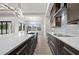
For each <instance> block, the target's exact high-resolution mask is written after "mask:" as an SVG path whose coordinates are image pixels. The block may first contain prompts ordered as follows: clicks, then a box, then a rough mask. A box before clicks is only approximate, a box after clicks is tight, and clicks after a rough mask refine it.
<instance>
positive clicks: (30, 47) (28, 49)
mask: <svg viewBox="0 0 79 59" xmlns="http://www.w3.org/2000/svg"><path fill="white" fill-rule="evenodd" d="M37 39H38V34H36V35H34V36H32V37H31V38H29V39H28V40H26V41H25V42H23V43H22V44H20V45H19V46H18V47H17V48H15V49H13V50H12V51H11V52H9V53H8V55H32V54H33V53H34V50H35V48H36V45H37Z"/></svg>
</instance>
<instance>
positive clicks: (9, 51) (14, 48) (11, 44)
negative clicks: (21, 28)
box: [0, 34, 37, 55]
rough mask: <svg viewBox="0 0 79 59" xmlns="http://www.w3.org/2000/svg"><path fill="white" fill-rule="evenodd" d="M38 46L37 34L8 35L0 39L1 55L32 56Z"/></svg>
mask: <svg viewBox="0 0 79 59" xmlns="http://www.w3.org/2000/svg"><path fill="white" fill-rule="evenodd" d="M36 44H37V38H36V34H26V35H21V36H19V35H9V36H8V35H6V36H3V37H1V39H0V55H30V54H33V52H34V50H35V47H36Z"/></svg>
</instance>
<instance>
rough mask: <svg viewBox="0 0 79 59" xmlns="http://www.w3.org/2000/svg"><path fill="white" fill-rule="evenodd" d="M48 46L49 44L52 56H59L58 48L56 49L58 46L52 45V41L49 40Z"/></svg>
mask: <svg viewBox="0 0 79 59" xmlns="http://www.w3.org/2000/svg"><path fill="white" fill-rule="evenodd" d="M48 44H49V47H50V50H51V52H52V54H53V55H57V48H56V46H55V45H54V44H53V43H52V41H51V40H49V42H48Z"/></svg>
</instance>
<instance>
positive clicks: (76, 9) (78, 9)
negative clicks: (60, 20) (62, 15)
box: [67, 3, 79, 24]
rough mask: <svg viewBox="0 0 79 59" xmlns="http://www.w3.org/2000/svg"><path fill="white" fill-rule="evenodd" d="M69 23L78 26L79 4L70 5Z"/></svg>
mask: <svg viewBox="0 0 79 59" xmlns="http://www.w3.org/2000/svg"><path fill="white" fill-rule="evenodd" d="M67 12H68V23H71V24H77V23H78V21H79V3H68V4H67Z"/></svg>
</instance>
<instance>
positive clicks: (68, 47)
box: [63, 44, 79, 55]
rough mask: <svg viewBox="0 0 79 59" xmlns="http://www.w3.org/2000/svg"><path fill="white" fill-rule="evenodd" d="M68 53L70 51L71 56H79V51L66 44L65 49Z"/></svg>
mask: <svg viewBox="0 0 79 59" xmlns="http://www.w3.org/2000/svg"><path fill="white" fill-rule="evenodd" d="M63 48H64V49H65V50H66V51H68V52H69V53H70V54H75V55H79V51H78V50H76V49H74V48H72V47H71V46H69V45H67V44H64V47H63Z"/></svg>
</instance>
